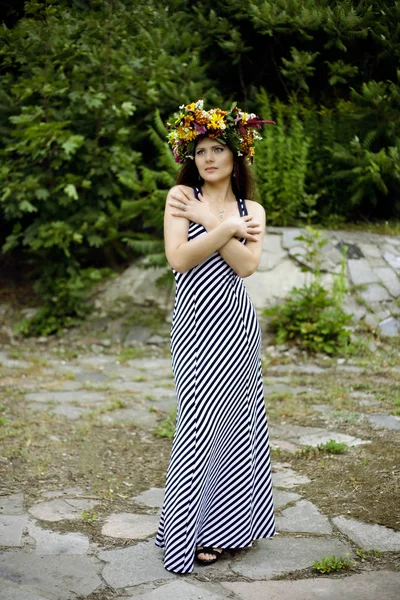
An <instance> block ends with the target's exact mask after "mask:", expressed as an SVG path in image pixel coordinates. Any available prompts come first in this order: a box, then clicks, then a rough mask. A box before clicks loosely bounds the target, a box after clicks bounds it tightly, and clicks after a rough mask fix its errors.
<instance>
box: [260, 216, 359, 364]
mask: <svg viewBox="0 0 400 600" xmlns="http://www.w3.org/2000/svg"><path fill="white" fill-rule="evenodd" d="M296 239H298V240H299V241H303V242H305V244H306V251H305V254H304V261H305V262H306V263H307V264H308V265H310V267H311V269H312V273H311V280H309V281H308V282H307V283H306V285H304V286H303V287H301V288H297V287H295V288H293V289H292V290H291V292H290V295H289V297H288V298H286V300H285V302H284V303H283V304H280V305H277V306H274V307H272V308H269V309H265V310H264V311H263V312H264V314H265V315H266V316H268V317H270V324H271V327H272V329H273V330H274V331H275V332H276V341H277V343H278V344H283V343H285V342H293V343H296V344H298V345H299V346H301V347H303V348H304V349H306V350H307V351H309V352H326V353H327V354H335V353H337V352H341V351H343V350H344V349H345V348H346V346H347V344H348V340H349V336H350V331H349V330H348V329H346V325H347V324H348V323H349V321H350V319H351V317H350V316H349V315H347V314H346V313H345V312H344V311H343V309H342V308H341V301H342V299H343V297H344V295H345V293H346V280H345V274H344V269H345V257H343V259H342V268H341V272H340V274H338V275H336V276H335V279H334V285H333V290H332V292H328V290H326V289H325V288H324V286H323V285H322V273H321V262H322V258H321V255H320V250H321V248H322V247H323V246H324V245H325V244H326V240H324V239H322V236H321V234H320V232H318V231H315V230H313V229H312V228H311V227H307V229H306V234H305V235H304V236H298V237H297V238H296Z"/></svg>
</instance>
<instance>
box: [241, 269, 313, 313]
mask: <svg viewBox="0 0 400 600" xmlns="http://www.w3.org/2000/svg"><path fill="white" fill-rule="evenodd" d="M305 281H306V273H303V272H302V271H301V269H300V268H299V267H298V266H297V265H296V264H295V263H294V262H293V261H291V260H290V259H289V258H283V259H282V261H281V262H280V263H279V265H278V266H276V267H275V268H274V269H272V270H271V271H266V272H258V271H256V272H255V273H253V274H252V275H250V277H246V280H245V285H246V289H247V291H248V294H249V296H250V298H251V299H252V301H253V303H254V306H255V307H256V308H258V309H262V308H265V307H266V306H271V305H274V304H276V302H277V300H278V299H280V298H284V297H285V296H287V295H288V293H289V292H290V290H291V289H292V287H294V286H296V287H301V286H302V285H304V283H305Z"/></svg>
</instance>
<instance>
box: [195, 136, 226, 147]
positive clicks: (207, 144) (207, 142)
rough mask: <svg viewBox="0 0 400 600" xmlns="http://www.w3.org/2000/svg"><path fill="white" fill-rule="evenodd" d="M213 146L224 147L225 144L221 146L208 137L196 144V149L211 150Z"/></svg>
mask: <svg viewBox="0 0 400 600" xmlns="http://www.w3.org/2000/svg"><path fill="white" fill-rule="evenodd" d="M213 146H225V144H221V142H218V141H217V140H215V139H213V138H209V137H205V138H202V139H201V140H199V141H198V143H197V146H196V147H197V148H211V147H213Z"/></svg>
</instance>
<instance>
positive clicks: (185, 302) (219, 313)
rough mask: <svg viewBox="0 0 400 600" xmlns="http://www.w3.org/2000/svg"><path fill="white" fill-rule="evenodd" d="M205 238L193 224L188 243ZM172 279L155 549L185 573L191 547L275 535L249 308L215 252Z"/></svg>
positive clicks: (254, 323) (246, 542)
mask: <svg viewBox="0 0 400 600" xmlns="http://www.w3.org/2000/svg"><path fill="white" fill-rule="evenodd" d="M198 192H199V190H198V189H195V193H196V197H197V194H198ZM238 207H239V213H240V215H241V216H244V215H247V214H248V213H247V208H246V203H245V201H243V200H238ZM205 233H206V231H205V229H204V227H203V226H202V225H198V224H196V223H192V222H191V223H190V225H189V231H188V240H193V239H195V238H196V237H198V236H200V235H203V234H205ZM242 242H243V243H244V242H245V240H242ZM174 276H175V279H176V296H175V307H174V312H173V318H172V327H171V352H172V368H173V373H174V379H175V386H176V392H177V400H178V411H177V423H176V431H175V436H174V440H173V446H172V453H171V459H170V463H169V467H168V472H167V482H166V489H165V498H164V505H163V508H162V512H161V518H160V524H159V529H158V533H157V538H156V545H157V546H159V547H161V548H164V549H165V554H164V566H165V568H166V569H168V570H169V571H173V572H177V573H189V572H191V571H192V570H193V564H194V552H195V549H196V546H212V547H215V548H244V547H247V546H251V544H252V541H253V540H255V539H258V538H268V537H272V536H273V535H274V534H275V521H274V514H273V499H272V483H271V467H270V451H269V439H268V424H267V417H266V413H265V406H264V398H263V384H262V376H261V360H260V349H261V334H260V327H259V324H258V320H257V316H256V312H255V309H254V306H253V304H252V302H251V300H250V298H249V296H248V295H247V292H246V288H245V286H244V283H243V280H242V279H241V278H240V277H239V276H238V275H237V274H236V273H235V272H234V271H233V270H232V268H231V267H230V266H229V265H228V264H227V263H226V262H225V261H224V259H223V258H222V257H221V255H220V254H219V252H214V253H213V254H212V255H211V256H210V257H209V258H207V259H206V260H205V261H203V262H202V263H201V264H199V265H198V266H196V267H194V268H192V269H190V270H189V271H187V272H185V273H183V274H181V273H178V272H176V271H174Z"/></svg>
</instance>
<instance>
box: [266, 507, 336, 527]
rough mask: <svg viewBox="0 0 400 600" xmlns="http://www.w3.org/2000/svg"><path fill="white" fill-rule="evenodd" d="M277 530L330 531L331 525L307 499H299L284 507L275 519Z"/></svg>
mask: <svg viewBox="0 0 400 600" xmlns="http://www.w3.org/2000/svg"><path fill="white" fill-rule="evenodd" d="M276 527H277V530H278V531H291V532H304V533H320V534H325V533H332V527H331V524H330V523H329V520H328V519H327V517H325V515H323V514H322V513H320V511H319V510H318V508H317V507H316V506H315V504H312V502H309V501H308V500H300V502H297V504H296V505H295V506H291V507H290V508H286V509H285V510H284V511H283V512H282V514H281V516H280V517H277V519H276Z"/></svg>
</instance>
